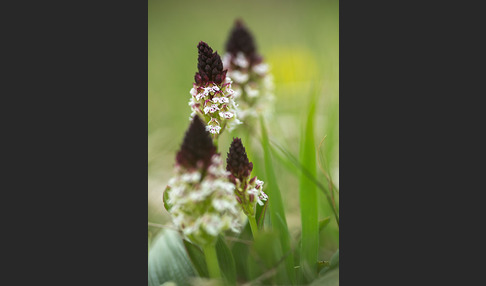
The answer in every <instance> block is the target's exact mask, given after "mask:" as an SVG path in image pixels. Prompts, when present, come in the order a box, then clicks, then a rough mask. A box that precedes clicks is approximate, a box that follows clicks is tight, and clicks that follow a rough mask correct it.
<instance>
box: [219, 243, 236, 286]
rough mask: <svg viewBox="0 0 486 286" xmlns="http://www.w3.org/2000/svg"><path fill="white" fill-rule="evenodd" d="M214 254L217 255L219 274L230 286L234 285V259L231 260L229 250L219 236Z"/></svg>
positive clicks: (231, 256)
mask: <svg viewBox="0 0 486 286" xmlns="http://www.w3.org/2000/svg"><path fill="white" fill-rule="evenodd" d="M216 253H217V255H218V262H219V267H220V269H221V273H222V274H223V277H224V278H225V280H226V282H227V283H229V284H230V285H236V267H235V259H234V258H233V254H232V253H231V250H230V249H229V248H228V246H227V245H226V243H225V242H224V239H223V238H222V237H221V236H219V237H218V240H217V241H216Z"/></svg>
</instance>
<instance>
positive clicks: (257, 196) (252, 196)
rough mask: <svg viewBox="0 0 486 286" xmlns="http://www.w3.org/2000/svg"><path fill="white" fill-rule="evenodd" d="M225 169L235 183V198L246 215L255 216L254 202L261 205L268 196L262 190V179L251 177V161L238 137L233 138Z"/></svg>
mask: <svg viewBox="0 0 486 286" xmlns="http://www.w3.org/2000/svg"><path fill="white" fill-rule="evenodd" d="M226 170H227V171H229V172H230V175H229V178H230V181H231V182H232V183H233V184H234V185H235V196H236V200H237V201H238V203H239V204H240V206H241V208H242V209H243V212H244V213H245V214H246V215H247V216H251V217H255V211H256V208H255V206H256V204H257V203H258V204H259V205H263V204H264V201H266V200H267V199H268V196H267V195H266V194H265V193H264V192H263V181H260V180H258V179H257V177H256V176H255V177H253V178H252V177H251V171H252V170H253V163H251V162H249V160H248V156H247V155H246V150H245V147H243V144H242V143H241V139H240V138H233V142H231V146H230V149H229V152H228V157H227V159H226Z"/></svg>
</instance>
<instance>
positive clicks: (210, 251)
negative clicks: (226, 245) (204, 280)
mask: <svg viewBox="0 0 486 286" xmlns="http://www.w3.org/2000/svg"><path fill="white" fill-rule="evenodd" d="M203 250H204V256H205V257H206V264H207V265H208V271H209V277H210V278H212V279H220V278H221V272H220V271H219V263H218V256H217V254H216V244H214V243H213V244H207V245H205V246H203Z"/></svg>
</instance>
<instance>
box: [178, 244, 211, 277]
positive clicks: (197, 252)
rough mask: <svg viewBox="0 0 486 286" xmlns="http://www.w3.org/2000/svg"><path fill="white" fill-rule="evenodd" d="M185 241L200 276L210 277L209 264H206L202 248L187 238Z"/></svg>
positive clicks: (188, 253)
mask: <svg viewBox="0 0 486 286" xmlns="http://www.w3.org/2000/svg"><path fill="white" fill-rule="evenodd" d="M183 242H184V246H185V248H186V251H187V255H188V256H189V258H190V260H191V262H192V265H193V266H194V269H196V271H197V273H198V274H199V276H200V277H205V278H208V277H209V273H208V266H207V265H206V260H205V259H204V253H203V252H202V250H201V249H200V248H199V247H198V246H197V245H194V244H192V243H190V242H189V241H187V240H185V239H184V240H183Z"/></svg>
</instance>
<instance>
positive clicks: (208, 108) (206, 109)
mask: <svg viewBox="0 0 486 286" xmlns="http://www.w3.org/2000/svg"><path fill="white" fill-rule="evenodd" d="M217 110H219V107H218V105H216V104H213V105H211V106H206V107H204V114H207V113H208V112H211V113H214V112H216V111H217Z"/></svg>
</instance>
